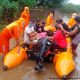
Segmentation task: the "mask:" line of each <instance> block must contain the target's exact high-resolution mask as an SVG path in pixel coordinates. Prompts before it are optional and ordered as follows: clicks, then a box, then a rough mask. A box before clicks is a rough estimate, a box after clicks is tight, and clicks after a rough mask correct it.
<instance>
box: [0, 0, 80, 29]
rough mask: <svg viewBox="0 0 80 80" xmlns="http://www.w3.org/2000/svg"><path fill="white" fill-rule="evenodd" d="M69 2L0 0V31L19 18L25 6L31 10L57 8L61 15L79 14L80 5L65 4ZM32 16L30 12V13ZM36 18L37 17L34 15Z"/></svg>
mask: <svg viewBox="0 0 80 80" xmlns="http://www.w3.org/2000/svg"><path fill="white" fill-rule="evenodd" d="M68 1H69V0H0V29H2V28H3V27H4V25H7V24H9V23H11V22H13V21H14V20H17V19H18V18H19V17H20V14H21V12H22V10H23V8H24V7H25V6H28V7H29V8H30V10H31V9H34V8H37V9H48V10H49V9H52V10H54V9H55V10H56V9H58V8H59V10H60V11H62V12H63V13H72V12H80V5H73V4H65V3H67V2H68ZM31 14H32V12H31ZM36 16H37V15H36Z"/></svg>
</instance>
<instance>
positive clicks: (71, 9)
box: [61, 3, 80, 13]
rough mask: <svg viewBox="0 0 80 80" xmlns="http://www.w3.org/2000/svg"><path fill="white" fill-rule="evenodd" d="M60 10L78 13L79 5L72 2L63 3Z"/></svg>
mask: <svg viewBox="0 0 80 80" xmlns="http://www.w3.org/2000/svg"><path fill="white" fill-rule="evenodd" d="M61 11H62V12H63V13H73V12H76V13H80V5H74V4H71V3H69V4H66V5H64V6H63V7H62V8H61Z"/></svg>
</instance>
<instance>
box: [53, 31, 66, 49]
mask: <svg viewBox="0 0 80 80" xmlns="http://www.w3.org/2000/svg"><path fill="white" fill-rule="evenodd" d="M53 37H54V40H55V41H56V42H57V44H58V45H59V46H60V47H61V48H67V41H66V37H65V36H64V35H63V34H62V32H61V30H58V31H57V32H56V33H55V34H54V36H53Z"/></svg>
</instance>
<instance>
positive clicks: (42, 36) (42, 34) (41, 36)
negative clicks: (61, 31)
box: [38, 32, 47, 38]
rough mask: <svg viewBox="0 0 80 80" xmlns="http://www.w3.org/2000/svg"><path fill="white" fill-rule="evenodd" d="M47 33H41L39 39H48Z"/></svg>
mask: <svg viewBox="0 0 80 80" xmlns="http://www.w3.org/2000/svg"><path fill="white" fill-rule="evenodd" d="M46 35H47V33H46V32H41V33H39V34H38V36H39V38H44V37H46Z"/></svg>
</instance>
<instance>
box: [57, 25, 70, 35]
mask: <svg viewBox="0 0 80 80" xmlns="http://www.w3.org/2000/svg"><path fill="white" fill-rule="evenodd" d="M58 26H59V28H60V29H61V30H62V31H63V32H64V34H67V33H68V31H66V30H65V29H64V28H63V27H62V25H61V24H58Z"/></svg>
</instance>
